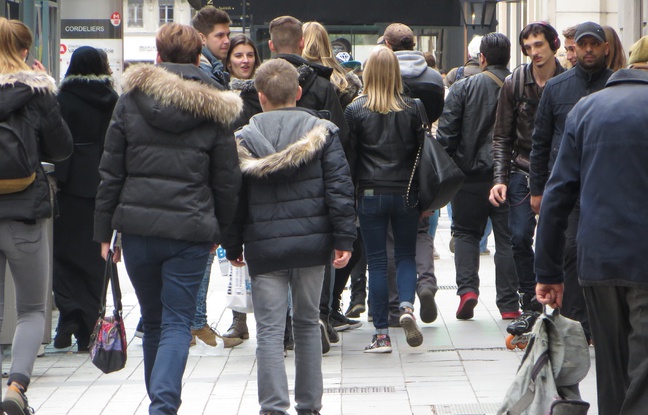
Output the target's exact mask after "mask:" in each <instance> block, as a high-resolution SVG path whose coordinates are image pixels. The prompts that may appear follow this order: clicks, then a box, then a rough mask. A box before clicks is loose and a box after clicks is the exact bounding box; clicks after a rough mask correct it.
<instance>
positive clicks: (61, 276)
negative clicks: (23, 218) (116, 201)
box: [54, 46, 118, 351]
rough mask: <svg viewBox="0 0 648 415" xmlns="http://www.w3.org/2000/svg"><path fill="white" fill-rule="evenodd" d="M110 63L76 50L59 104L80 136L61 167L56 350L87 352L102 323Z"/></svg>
mask: <svg viewBox="0 0 648 415" xmlns="http://www.w3.org/2000/svg"><path fill="white" fill-rule="evenodd" d="M109 71H110V70H109V67H108V65H107V62H105V61H104V59H103V57H102V55H101V53H100V52H99V51H98V50H97V49H95V48H93V47H90V46H82V47H80V48H78V49H77V50H75V51H74V53H73V54H72V59H71V61H70V67H69V68H68V70H67V73H66V74H65V78H64V79H63V81H62V82H61V85H60V90H59V94H58V101H59V104H60V106H61V113H62V115H63V119H64V120H65V121H66V123H67V124H68V126H69V128H70V131H71V132H72V137H73V138H74V152H73V153H72V156H71V157H70V158H69V159H67V160H66V161H64V162H60V163H56V169H55V173H54V174H55V177H56V178H57V180H58V186H59V192H58V194H57V199H58V206H59V216H58V217H57V218H56V220H55V221H54V300H55V302H56V306H57V307H58V309H59V313H60V314H59V322H58V328H57V331H56V337H55V338H54V347H56V348H65V347H69V346H70V345H71V344H72V339H71V336H72V335H74V337H76V340H77V346H78V350H79V351H87V350H88V343H89V340H90V334H91V333H92V329H93V326H94V324H95V322H96V321H97V317H98V314H99V313H98V310H99V302H100V298H101V289H102V284H103V272H104V267H105V261H104V260H103V258H101V249H100V246H99V244H98V243H97V242H94V241H93V240H92V237H93V229H94V228H93V226H94V208H95V196H96V195H97V186H98V185H99V161H100V160H101V154H102V153H103V144H104V137H105V135H106V130H107V129H108V124H109V122H110V117H111V116H112V112H113V109H114V108H115V104H116V103H117V99H118V96H117V93H116V92H115V90H114V89H113V87H112V77H111V76H110V72H109Z"/></svg>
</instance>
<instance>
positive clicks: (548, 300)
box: [536, 283, 565, 308]
mask: <svg viewBox="0 0 648 415" xmlns="http://www.w3.org/2000/svg"><path fill="white" fill-rule="evenodd" d="M564 291H565V284H563V283H560V284H540V283H538V284H536V299H537V300H538V302H539V303H540V304H545V305H548V306H549V307H551V308H560V307H562V300H563V292H564Z"/></svg>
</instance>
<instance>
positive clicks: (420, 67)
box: [396, 50, 445, 124]
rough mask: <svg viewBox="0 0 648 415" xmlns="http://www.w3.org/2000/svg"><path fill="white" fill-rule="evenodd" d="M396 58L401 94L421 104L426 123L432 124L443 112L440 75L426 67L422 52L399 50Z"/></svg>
mask: <svg viewBox="0 0 648 415" xmlns="http://www.w3.org/2000/svg"><path fill="white" fill-rule="evenodd" d="M396 58H398V64H399V65H400V71H401V76H402V77H403V92H404V93H405V95H407V96H410V97H412V98H418V99H420V100H421V101H422V102H423V105H424V106H425V112H426V113H427V117H428V122H429V123H430V124H432V123H433V122H435V121H436V120H437V119H438V118H439V116H441V113H442V112H443V100H444V98H445V88H444V86H443V78H442V77H441V74H440V73H439V72H437V71H436V70H434V69H432V68H430V67H428V66H427V62H425V57H424V56H423V52H419V51H415V50H401V51H398V52H396Z"/></svg>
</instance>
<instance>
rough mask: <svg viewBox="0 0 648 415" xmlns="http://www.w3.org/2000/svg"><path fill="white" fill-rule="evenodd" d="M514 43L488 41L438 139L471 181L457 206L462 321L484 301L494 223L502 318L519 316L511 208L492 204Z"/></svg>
mask: <svg viewBox="0 0 648 415" xmlns="http://www.w3.org/2000/svg"><path fill="white" fill-rule="evenodd" d="M510 55H511V42H510V41H509V40H508V38H507V37H506V36H504V35H503V34H501V33H489V34H487V35H486V36H484V37H483V38H482V41H481V45H480V56H479V64H480V66H481V68H482V71H483V72H482V73H480V74H477V75H473V76H471V77H470V78H466V79H465V80H461V81H459V82H456V83H455V84H454V85H452V87H451V88H450V92H449V94H448V97H447V99H446V105H445V108H444V110H443V114H442V115H441V118H440V119H439V130H438V131H437V138H438V140H439V141H441V142H442V143H443V144H444V146H445V147H446V149H447V151H448V153H449V154H450V155H451V156H452V158H453V159H454V161H455V163H457V166H459V168H460V169H461V170H462V171H463V172H464V174H465V175H466V181H465V182H464V184H463V186H462V188H461V189H460V190H459V192H458V193H457V195H456V196H455V197H454V199H453V200H452V222H453V223H452V231H453V233H454V237H455V266H456V269H457V286H458V287H459V288H458V291H457V294H458V295H459V296H460V297H461V301H460V303H459V308H458V309H457V314H456V317H457V318H458V319H460V320H467V319H470V318H472V317H473V315H474V312H473V309H474V308H475V306H476V305H477V299H478V297H479V274H478V271H479V240H480V239H481V237H482V235H483V234H484V229H485V228H486V222H487V221H488V218H489V217H490V218H491V221H492V223H493V231H494V233H495V247H496V253H495V284H496V290H497V299H496V303H497V307H498V308H499V310H500V313H501V314H502V318H511V314H510V313H517V311H518V295H517V273H516V272H515V264H514V261H513V252H512V249H511V233H510V231H509V228H508V206H506V205H503V206H497V207H495V206H493V205H491V204H490V202H489V201H488V196H489V194H490V188H491V183H492V182H493V127H494V124H495V112H496V110H497V101H498V96H499V92H500V88H501V87H502V85H503V83H504V78H506V77H507V76H508V75H509V73H510V72H509V70H508V69H507V68H506V65H508V62H509V59H510Z"/></svg>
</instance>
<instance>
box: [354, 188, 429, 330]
mask: <svg viewBox="0 0 648 415" xmlns="http://www.w3.org/2000/svg"><path fill="white" fill-rule="evenodd" d="M358 218H359V219H360V230H361V232H362V239H363V241H364V246H365V251H366V255H367V264H368V268H369V300H370V302H371V312H372V314H373V323H374V327H375V328H376V333H379V334H380V333H387V332H388V330H389V329H388V316H389V288H388V283H387V228H388V227H389V224H390V222H391V226H392V230H393V234H394V262H395V263H396V281H397V285H398V295H399V297H400V306H401V307H412V308H413V304H414V295H415V291H416V233H417V229H418V222H419V221H418V218H419V212H418V209H416V208H411V207H409V206H407V205H406V204H405V196H403V195H376V196H361V197H360V199H359V200H358Z"/></svg>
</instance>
